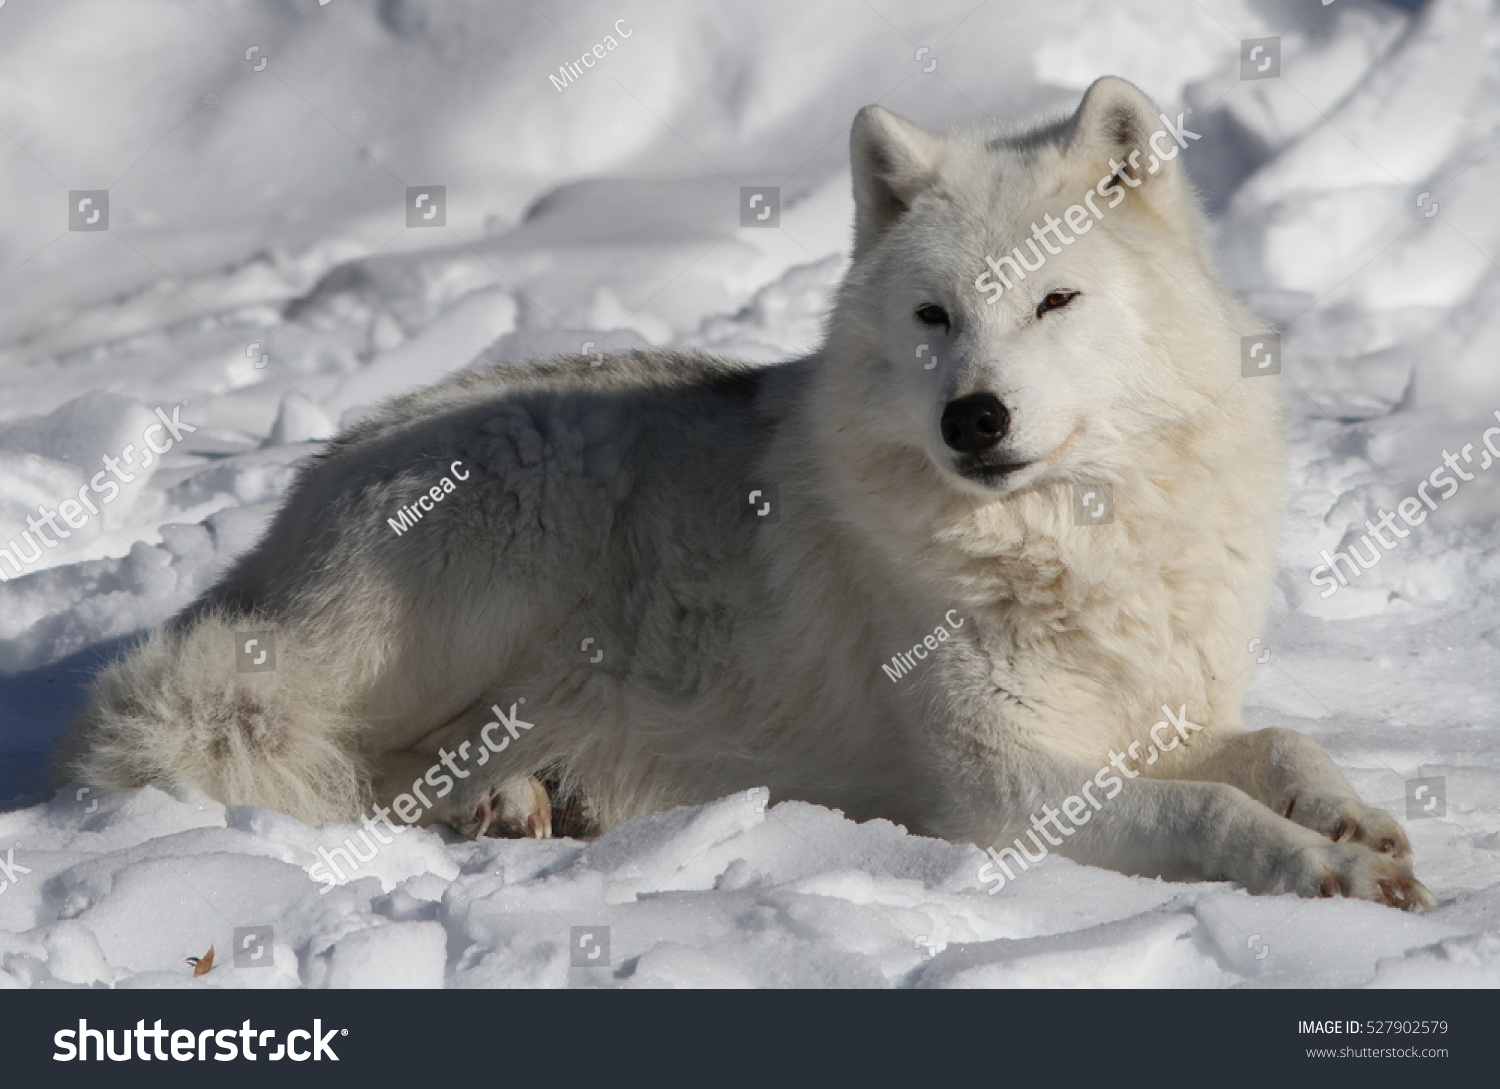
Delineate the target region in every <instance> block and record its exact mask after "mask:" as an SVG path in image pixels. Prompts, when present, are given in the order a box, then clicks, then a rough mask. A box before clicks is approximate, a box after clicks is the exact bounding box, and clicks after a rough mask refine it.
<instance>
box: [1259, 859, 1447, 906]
mask: <svg viewBox="0 0 1500 1089" xmlns="http://www.w3.org/2000/svg"><path fill="white" fill-rule="evenodd" d="M1278 886H1279V887H1278V888H1277V890H1276V891H1278V892H1295V893H1296V894H1297V895H1298V896H1351V897H1355V898H1357V899H1360V900H1373V901H1374V902H1375V903H1377V904H1386V905H1388V906H1390V907H1397V908H1401V909H1402V910H1403V911H1426V910H1427V909H1428V908H1430V907H1431V906H1432V905H1433V902H1434V901H1433V897H1432V893H1430V892H1428V891H1427V887H1426V886H1425V885H1423V884H1422V882H1420V881H1418V880H1417V879H1416V876H1415V875H1414V874H1413V873H1412V872H1411V867H1410V866H1409V865H1408V864H1407V863H1405V862H1402V861H1399V860H1397V859H1396V858H1395V857H1393V856H1392V855H1389V854H1377V853H1376V852H1375V851H1372V850H1371V849H1370V848H1368V847H1366V846H1364V845H1363V844H1359V843H1329V844H1320V845H1318V846H1313V847H1299V848H1297V849H1296V851H1295V852H1294V853H1293V855H1292V856H1291V859H1290V860H1289V864H1288V866H1287V867H1286V872H1285V873H1283V875H1282V878H1281V880H1280V882H1278Z"/></svg>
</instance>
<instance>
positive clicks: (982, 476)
mask: <svg viewBox="0 0 1500 1089" xmlns="http://www.w3.org/2000/svg"><path fill="white" fill-rule="evenodd" d="M1033 464H1035V463H1034V462H1030V461H986V460H983V459H980V458H964V459H962V460H961V461H960V462H959V464H957V465H955V466H954V467H953V468H954V470H955V471H956V472H957V473H958V475H959V476H961V477H963V478H964V479H965V480H972V481H974V483H976V484H983V485H984V486H985V487H988V488H993V487H995V486H996V485H997V484H1003V483H1004V482H1005V479H1006V477H1008V476H1010V475H1011V474H1012V473H1015V472H1019V471H1020V470H1022V469H1025V468H1028V467H1029V466H1031V465H1033Z"/></svg>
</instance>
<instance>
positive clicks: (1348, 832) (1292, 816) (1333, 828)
mask: <svg viewBox="0 0 1500 1089" xmlns="http://www.w3.org/2000/svg"><path fill="white" fill-rule="evenodd" d="M1280 812H1281V815H1282V816H1283V817H1286V818H1287V819H1288V820H1290V821H1292V822H1294V823H1296V824H1300V825H1302V827H1303V828H1311V829H1312V830H1313V831H1314V832H1321V833H1322V834H1323V835H1325V836H1327V837H1328V838H1329V839H1331V840H1333V841H1334V842H1335V843H1360V844H1363V845H1364V846H1366V847H1368V848H1370V850H1372V851H1375V852H1376V853H1378V854H1383V855H1390V856H1391V857H1392V858H1394V859H1396V861H1398V862H1408V863H1409V862H1410V861H1411V857H1412V856H1411V841H1410V840H1408V839H1407V838H1406V833H1405V832H1403V831H1402V830H1401V826H1400V825H1399V824H1397V823H1396V820H1395V818H1394V817H1392V816H1391V815H1390V814H1389V813H1387V812H1386V811H1385V810H1383V809H1376V808H1375V807H1374V806H1368V805H1365V804H1364V802H1362V801H1360V800H1359V799H1358V798H1330V797H1315V796H1314V797H1302V798H1289V799H1288V800H1287V801H1286V802H1285V803H1284V804H1283V805H1282V807H1281V810H1280Z"/></svg>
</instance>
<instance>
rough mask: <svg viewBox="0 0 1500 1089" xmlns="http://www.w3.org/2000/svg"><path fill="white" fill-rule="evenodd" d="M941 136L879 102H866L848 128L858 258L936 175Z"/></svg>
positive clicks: (855, 247)
mask: <svg viewBox="0 0 1500 1089" xmlns="http://www.w3.org/2000/svg"><path fill="white" fill-rule="evenodd" d="M942 145H943V138H942V137H941V136H937V135H934V134H933V133H930V132H928V131H927V130H926V129H924V128H922V127H921V126H919V125H914V124H912V123H911V122H910V121H908V120H906V119H905V118H903V117H897V116H896V115H895V114H893V113H891V111H890V110H887V109H884V108H883V107H880V106H866V107H865V108H864V109H862V110H860V111H859V113H858V114H856V115H855V118H854V127H853V129H852V130H851V131H850V133H849V165H850V167H851V168H852V170H853V173H854V256H855V258H856V259H858V258H859V256H860V255H861V254H863V253H864V252H865V251H866V250H867V249H868V248H869V247H870V245H871V244H872V243H873V242H874V241H875V239H876V238H878V237H879V236H880V235H881V233H882V232H884V231H885V229H886V228H887V227H889V226H890V225H891V224H892V223H894V222H895V221H896V220H897V219H898V218H899V217H900V216H901V214H902V213H903V212H905V211H906V209H907V207H908V206H909V205H910V204H911V202H912V200H913V199H914V198H915V197H916V196H917V194H918V193H920V192H922V190H924V189H926V188H927V187H928V186H929V185H931V184H932V182H933V180H934V179H935V178H936V177H937V160H938V153H939V151H940V150H941V148H942Z"/></svg>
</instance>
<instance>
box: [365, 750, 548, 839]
mask: <svg viewBox="0 0 1500 1089" xmlns="http://www.w3.org/2000/svg"><path fill="white" fill-rule="evenodd" d="M433 768H438V769H440V770H441V769H442V768H443V765H442V763H441V762H440V761H439V760H438V758H437V757H435V756H432V755H430V754H427V753H419V752H387V753H381V754H380V755H378V756H375V757H373V758H372V759H371V760H370V785H371V789H372V790H373V792H374V794H375V799H376V801H377V802H378V803H379V804H380V805H383V806H390V805H391V804H392V803H393V802H394V801H395V800H396V798H397V797H399V796H400V795H402V794H405V795H407V796H409V797H410V798H411V799H412V800H413V802H414V803H416V804H417V805H419V806H421V810H422V811H421V815H420V816H418V817H417V820H416V822H415V823H416V824H417V826H418V827H420V828H426V827H428V826H430V825H433V824H447V825H449V826H450V827H452V828H453V830H454V831H456V832H458V833H460V834H462V835H465V836H468V837H469V838H470V839H478V838H479V837H481V836H502V837H505V838H508V839H550V838H551V837H552V800H551V798H550V797H548V795H547V788H546V787H544V786H542V784H541V783H540V782H539V781H538V780H537V778H536V777H535V776H534V775H513V776H511V777H510V778H509V779H505V780H502V781H501V782H498V783H492V784H489V785H488V786H486V787H485V788H484V789H483V790H481V791H479V792H477V793H475V792H473V791H465V790H454V789H451V788H450V789H449V791H448V793H447V794H446V795H444V796H442V797H439V796H438V794H437V791H436V789H435V788H434V787H433V785H432V783H431V780H429V779H428V778H427V773H428V772H429V771H431V770H432V769H433ZM438 778H439V779H441V778H442V776H441V775H439V776H438ZM450 780H451V777H450ZM424 799H425V800H426V801H427V802H430V803H431V804H430V805H422V802H423V800H424ZM407 809H408V811H409V809H410V807H409V806H408V807H407ZM398 816H399V814H398Z"/></svg>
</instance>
